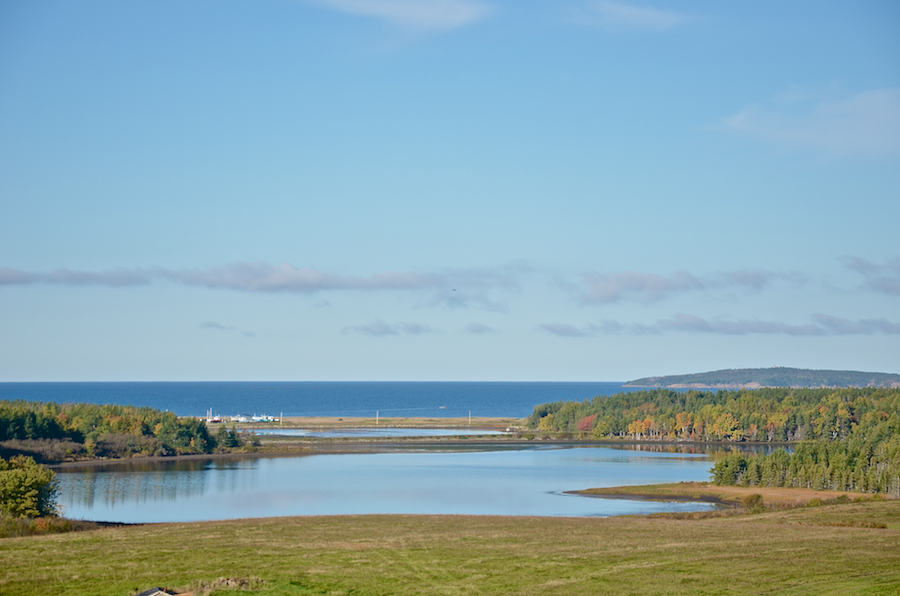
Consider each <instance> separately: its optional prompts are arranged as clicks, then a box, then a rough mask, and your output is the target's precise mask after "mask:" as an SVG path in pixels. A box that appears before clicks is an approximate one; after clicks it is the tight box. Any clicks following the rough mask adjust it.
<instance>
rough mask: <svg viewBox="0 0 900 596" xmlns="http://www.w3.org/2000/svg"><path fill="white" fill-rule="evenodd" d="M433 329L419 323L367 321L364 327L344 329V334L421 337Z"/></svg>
mask: <svg viewBox="0 0 900 596" xmlns="http://www.w3.org/2000/svg"><path fill="white" fill-rule="evenodd" d="M432 331H433V329H432V328H431V327H429V326H428V325H422V324H420V323H392V324H389V323H385V322H384V321H382V320H381V319H375V320H374V321H369V322H368V323H366V324H364V325H354V326H351V327H345V328H344V329H343V331H342V333H344V334H350V333H359V334H362V335H369V336H371V337H388V336H391V335H422V334H425V333H431V332H432Z"/></svg>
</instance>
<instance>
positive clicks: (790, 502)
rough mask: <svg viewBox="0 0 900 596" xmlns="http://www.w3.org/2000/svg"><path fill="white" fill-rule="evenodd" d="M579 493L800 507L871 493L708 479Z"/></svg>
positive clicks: (868, 495) (863, 496)
mask: <svg viewBox="0 0 900 596" xmlns="http://www.w3.org/2000/svg"><path fill="white" fill-rule="evenodd" d="M578 494H584V495H596V496H609V497H625V496H627V497H632V498H634V497H637V498H643V499H656V500H659V499H663V500H684V501H706V502H711V503H724V504H729V505H738V504H740V503H742V502H743V500H744V499H745V498H746V497H748V496H750V495H754V494H758V495H761V496H762V498H763V501H764V502H765V503H766V505H770V506H776V507H801V506H803V505H806V504H807V503H809V502H810V501H811V500H813V499H821V500H822V501H826V500H832V499H837V498H838V497H840V496H842V495H844V496H847V497H849V498H850V499H853V498H856V497H862V498H870V497H871V496H872V495H870V494H863V493H851V492H847V491H834V490H812V489H806V488H781V487H770V486H716V485H715V484H712V483H711V482H678V483H673V484H653V485H648V486H614V487H608V488H589V489H587V490H583V491H578Z"/></svg>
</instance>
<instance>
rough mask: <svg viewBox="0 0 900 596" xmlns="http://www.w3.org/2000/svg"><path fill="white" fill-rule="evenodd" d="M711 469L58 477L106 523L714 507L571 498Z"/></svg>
mask: <svg viewBox="0 0 900 596" xmlns="http://www.w3.org/2000/svg"><path fill="white" fill-rule="evenodd" d="M711 466H712V461H711V459H709V457H708V456H705V455H691V454H675V453H652V452H639V451H628V450H623V449H610V448H605V447H577V448H548V447H530V446H529V447H527V448H515V449H509V448H507V449H503V450H492V451H482V452H435V451H427V452H425V451H423V452H411V451H405V452H394V453H377V454H326V455H312V456H302V457H279V458H248V459H240V460H234V459H231V460H193V461H187V462H184V461H182V462H161V463H142V464H141V463H134V464H117V465H113V466H103V467H93V468H91V467H85V468H82V469H72V468H68V469H64V470H60V471H59V472H60V473H59V476H58V478H59V480H60V488H61V493H62V494H61V498H60V503H61V504H62V505H63V507H64V512H65V514H66V515H67V516H69V517H73V518H76V519H90V520H102V521H117V522H177V521H199V520H214V519H231V518H243V517H273V516H286V515H349V514H370V513H413V514H417V513H418V514H466V515H542V516H609V515H624V514H631V513H651V512H655V511H673V510H679V511H682V510H694V511H696V510H702V509H709V508H711V507H712V506H711V505H707V504H698V503H654V502H649V501H627V500H618V499H597V498H589V497H581V496H573V495H566V494H563V492H564V491H570V490H580V489H585V488H591V487H601V486H618V485H626V484H649V483H658V482H678V481H682V480H685V481H690V480H696V481H701V480H707V479H708V478H709V468H710V467H711Z"/></svg>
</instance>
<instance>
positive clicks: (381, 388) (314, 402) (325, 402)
mask: <svg viewBox="0 0 900 596" xmlns="http://www.w3.org/2000/svg"><path fill="white" fill-rule="evenodd" d="M623 390H627V389H625V388H623V384H622V383H613V382H597V383H482V382H471V383H470V382H459V383H441V382H427V383H426V382H284V383H266V382H259V383H243V382H235V383H221V382H210V383H156V382H153V383H0V399H8V400H15V399H23V400H29V401H45V402H57V403H65V402H85V403H99V404H107V403H112V404H122V405H135V406H149V407H152V408H156V409H158V410H163V411H171V412H175V413H176V414H178V415H179V416H203V415H205V414H206V412H207V411H208V410H209V409H210V408H212V409H213V411H214V412H215V413H216V414H219V415H222V416H232V415H236V414H269V415H274V416H279V415H281V414H282V413H283V414H284V415H285V416H346V417H353V416H364V417H374V416H375V414H376V412H378V414H379V415H380V416H385V417H397V416H429V417H441V418H450V417H464V416H468V415H469V413H471V414H472V416H490V417H496V416H509V417H517V418H518V417H525V416H529V415H531V413H532V411H533V410H534V407H535V406H536V405H538V404H542V403H546V402H553V401H560V400H563V401H582V400H585V399H591V398H593V397H596V396H598V395H612V394H614V393H619V392H621V391H623Z"/></svg>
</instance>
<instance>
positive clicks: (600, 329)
mask: <svg viewBox="0 0 900 596" xmlns="http://www.w3.org/2000/svg"><path fill="white" fill-rule="evenodd" d="M541 328H542V329H544V330H545V331H548V332H550V333H552V334H554V335H558V336H561V337H589V336H595V335H618V334H621V333H627V334H631V335H663V334H666V333H707V334H712V335H789V336H824V335H874V334H887V335H900V323H894V322H892V321H889V320H888V319H884V318H873V319H857V320H851V319H846V318H841V317H834V316H831V315H825V314H814V315H812V316H811V317H810V322H809V323H805V324H793V323H783V322H779V321H764V320H760V319H754V318H750V319H729V318H715V319H707V318H703V317H698V316H696V315H690V314H685V313H679V314H676V315H674V316H672V317H669V318H667V319H658V320H657V321H655V322H654V323H649V324H645V323H620V322H618V321H609V320H606V321H602V322H601V323H600V324H594V323H588V324H586V325H584V326H582V327H576V326H573V325H568V324H561V323H547V324H543V325H541Z"/></svg>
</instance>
